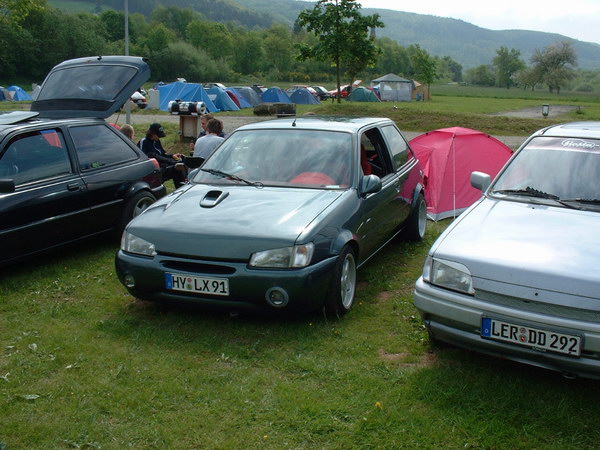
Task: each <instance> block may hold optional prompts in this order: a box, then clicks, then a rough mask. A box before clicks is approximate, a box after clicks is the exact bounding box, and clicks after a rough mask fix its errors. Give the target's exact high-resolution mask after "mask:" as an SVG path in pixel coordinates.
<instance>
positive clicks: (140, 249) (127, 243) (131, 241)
mask: <svg viewBox="0 0 600 450" xmlns="http://www.w3.org/2000/svg"><path fill="white" fill-rule="evenodd" d="M121 250H123V251H124V252H127V253H135V254H136V255H143V256H156V250H155V249H154V244H152V243H151V242H148V241H146V240H145V239H142V238H140V237H137V236H136V235H135V234H131V233H129V232H127V231H125V232H123V236H122V237H121Z"/></svg>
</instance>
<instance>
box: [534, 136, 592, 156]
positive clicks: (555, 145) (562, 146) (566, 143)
mask: <svg viewBox="0 0 600 450" xmlns="http://www.w3.org/2000/svg"><path fill="white" fill-rule="evenodd" d="M527 148H530V149H533V148H536V149H544V150H562V151H565V150H573V151H583V152H594V153H600V141H598V140H597V139H581V138H575V137H573V138H564V137H563V138H551V137H537V138H534V139H532V140H531V142H529V144H527Z"/></svg>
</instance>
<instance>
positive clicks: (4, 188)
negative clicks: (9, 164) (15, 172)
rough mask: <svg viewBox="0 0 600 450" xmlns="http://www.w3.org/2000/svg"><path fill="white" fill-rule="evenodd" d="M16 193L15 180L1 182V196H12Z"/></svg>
mask: <svg viewBox="0 0 600 450" xmlns="http://www.w3.org/2000/svg"><path fill="white" fill-rule="evenodd" d="M12 192H15V180H7V179H2V180H0V194H10V193H12Z"/></svg>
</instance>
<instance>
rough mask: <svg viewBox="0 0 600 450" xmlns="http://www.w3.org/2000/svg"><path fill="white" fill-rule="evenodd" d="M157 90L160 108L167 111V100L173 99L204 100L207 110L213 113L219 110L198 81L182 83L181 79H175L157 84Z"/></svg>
mask: <svg viewBox="0 0 600 450" xmlns="http://www.w3.org/2000/svg"><path fill="white" fill-rule="evenodd" d="M158 92H159V93H160V109H162V110H163V111H168V110H169V102H171V101H175V100H183V101H186V102H204V105H205V106H206V110H207V111H208V112H211V113H214V112H219V111H220V109H219V108H217V107H216V105H215V104H214V103H213V101H212V100H211V99H210V97H209V96H208V94H207V93H206V91H205V90H204V88H203V87H202V85H201V84H198V83H183V82H182V81H176V82H175V83H169V84H165V85H163V86H158Z"/></svg>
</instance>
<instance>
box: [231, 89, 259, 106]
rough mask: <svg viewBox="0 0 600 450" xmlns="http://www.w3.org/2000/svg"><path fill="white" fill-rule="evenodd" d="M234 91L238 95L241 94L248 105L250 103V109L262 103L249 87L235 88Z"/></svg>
mask: <svg viewBox="0 0 600 450" xmlns="http://www.w3.org/2000/svg"><path fill="white" fill-rule="evenodd" d="M234 89H235V90H236V91H238V92H239V93H240V94H242V96H243V97H244V98H245V99H246V101H247V102H248V103H250V107H252V106H256V105H259V104H261V103H262V99H261V98H260V95H258V93H257V92H256V91H255V90H254V89H252V88H251V87H248V86H245V87H237V88H234Z"/></svg>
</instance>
